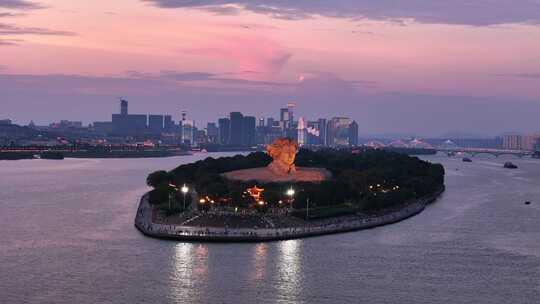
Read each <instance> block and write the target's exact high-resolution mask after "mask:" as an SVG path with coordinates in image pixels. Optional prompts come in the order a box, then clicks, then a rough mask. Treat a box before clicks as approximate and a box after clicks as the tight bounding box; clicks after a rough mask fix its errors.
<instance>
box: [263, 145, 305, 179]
mask: <svg viewBox="0 0 540 304" xmlns="http://www.w3.org/2000/svg"><path fill="white" fill-rule="evenodd" d="M266 151H267V153H268V155H270V157H272V158H273V159H274V161H273V162H272V163H271V164H270V166H269V167H270V168H271V169H272V170H274V171H275V172H276V173H281V174H288V173H292V172H294V171H296V168H295V166H294V159H295V158H296V152H297V151H298V144H297V143H296V142H295V141H294V140H292V139H290V138H278V139H276V140H275V141H274V142H273V143H272V144H270V145H268V146H267V147H266Z"/></svg>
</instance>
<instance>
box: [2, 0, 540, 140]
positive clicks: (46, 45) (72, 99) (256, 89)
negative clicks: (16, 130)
mask: <svg viewBox="0 0 540 304" xmlns="http://www.w3.org/2000/svg"><path fill="white" fill-rule="evenodd" d="M93 20H99V22H93ZM539 22H540V4H539V3H537V2H534V1H518V2H512V1H496V2H495V3H493V2H492V1H476V2H475V3H474V4H473V5H469V4H468V1H457V2H454V3H452V5H445V4H433V3H432V2H431V1H427V0H426V1H415V2H412V3H394V2H386V1H383V2H381V1H378V2H377V3H376V4H374V3H373V2H372V1H345V0H343V1H336V2H332V4H329V3H327V2H325V1H294V2H287V1H182V0H178V1H174V0H171V1H166V0H163V1H160V0H155V1H152V0H122V1H116V2H115V4H114V5H112V6H111V5H108V4H99V3H94V4H92V5H87V4H83V3H81V2H77V1H65V0H64V1H62V0H54V1H53V0H48V1H34V2H32V1H22V0H9V1H5V0H4V1H0V58H1V60H0V90H1V91H2V93H3V94H2V95H3V96H2V97H1V101H2V112H1V113H2V118H10V119H12V120H13V121H14V122H16V123H18V124H20V125H27V124H28V123H29V122H30V121H31V120H33V121H34V122H35V123H36V124H49V123H51V122H54V121H60V120H63V119H69V120H77V121H83V122H84V123H85V124H89V123H92V122H93V121H104V120H107V119H109V118H110V114H111V113H116V112H117V108H118V104H117V101H118V100H117V98H118V97H124V98H126V99H127V100H129V101H130V104H131V108H132V109H133V110H132V112H133V113H151V114H161V113H165V114H170V115H173V117H174V118H175V119H176V120H178V119H179V117H180V112H181V111H183V110H185V111H188V114H189V116H190V118H191V119H193V120H195V121H196V122H197V123H198V124H199V125H200V126H201V127H202V126H204V125H206V122H212V121H216V120H217V118H219V117H223V116H226V115H228V113H229V112H231V111H243V112H245V113H248V114H250V115H253V116H256V117H271V116H276V111H277V110H276V109H279V108H280V107H283V106H285V105H286V104H287V103H289V102H294V103H296V105H297V113H298V114H299V115H300V116H303V117H305V118H306V119H316V118H318V117H323V116H328V117H331V116H348V117H351V118H353V119H355V120H356V121H357V122H358V124H359V126H360V130H361V133H364V134H385V133H406V134H418V135H419V136H440V135H443V134H445V133H449V132H451V133H456V132H467V133H474V134H479V135H482V136H496V135H500V134H506V133H510V132H518V133H536V132H539V131H540V130H539V128H538V127H537V126H536V124H535V120H536V118H537V117H538V114H539V113H540V93H539V91H538V90H537V86H538V84H539V81H540V75H539V73H540V61H539V58H538V54H539V53H540V43H538V41H539V40H538V39H535V37H538V38H540V27H539V26H538V23H539ZM478 117H482V120H479V119H478ZM473 129H474V132H473Z"/></svg>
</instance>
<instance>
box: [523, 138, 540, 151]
mask: <svg viewBox="0 0 540 304" xmlns="http://www.w3.org/2000/svg"><path fill="white" fill-rule="evenodd" d="M538 139H540V134H526V135H523V136H522V137H521V149H523V150H527V151H532V150H534V145H535V144H536V141H537V140H538Z"/></svg>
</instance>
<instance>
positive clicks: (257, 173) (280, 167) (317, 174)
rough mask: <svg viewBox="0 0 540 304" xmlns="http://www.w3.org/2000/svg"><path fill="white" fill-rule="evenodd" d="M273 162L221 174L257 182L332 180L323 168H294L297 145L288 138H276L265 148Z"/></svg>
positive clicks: (235, 178)
mask: <svg viewBox="0 0 540 304" xmlns="http://www.w3.org/2000/svg"><path fill="white" fill-rule="evenodd" d="M266 152H267V153H268V155H270V157H272V159H273V161H272V162H271V163H270V164H269V165H268V166H266V167H261V168H250V169H242V170H235V171H229V172H225V173H223V175H224V176H225V177H227V178H229V179H233V180H241V181H259V182H275V183H283V182H313V183H320V182H322V181H324V180H327V179H330V178H332V173H330V171H328V170H326V169H324V168H306V167H296V166H295V165H294V161H295V159H296V152H298V144H297V143H296V142H295V141H294V140H292V139H290V138H278V139H276V140H275V141H274V142H273V143H272V144H270V145H268V146H267V147H266Z"/></svg>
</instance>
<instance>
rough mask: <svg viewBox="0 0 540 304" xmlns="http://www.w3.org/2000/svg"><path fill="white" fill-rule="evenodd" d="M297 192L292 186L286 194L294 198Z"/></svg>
mask: <svg viewBox="0 0 540 304" xmlns="http://www.w3.org/2000/svg"><path fill="white" fill-rule="evenodd" d="M295 193H296V192H295V191H294V189H293V188H290V189H289V190H287V192H285V194H287V196H288V197H289V198H290V199H291V200H292V199H293V198H294V194H295Z"/></svg>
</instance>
